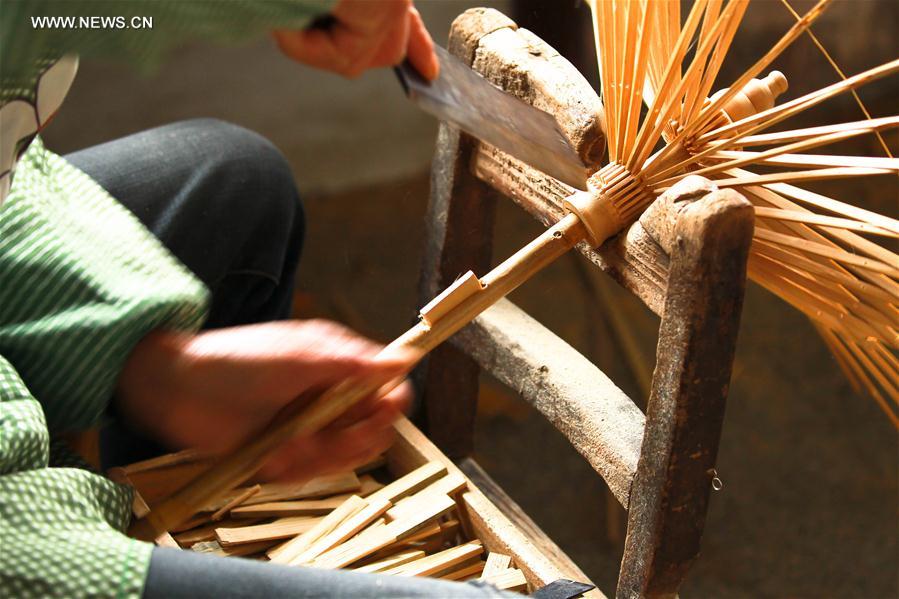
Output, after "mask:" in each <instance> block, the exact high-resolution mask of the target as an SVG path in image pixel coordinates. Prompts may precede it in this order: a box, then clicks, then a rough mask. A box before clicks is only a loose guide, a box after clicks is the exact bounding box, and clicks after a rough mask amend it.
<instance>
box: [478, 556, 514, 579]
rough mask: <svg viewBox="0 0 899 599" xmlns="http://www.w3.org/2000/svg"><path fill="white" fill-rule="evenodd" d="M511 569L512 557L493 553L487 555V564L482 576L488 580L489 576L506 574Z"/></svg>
mask: <svg viewBox="0 0 899 599" xmlns="http://www.w3.org/2000/svg"><path fill="white" fill-rule="evenodd" d="M511 567H512V558H511V556H508V555H504V554H502V553H496V552H495V551H491V552H489V553H488V554H487V563H486V564H485V565H484V572H483V573H482V574H481V578H487V577H488V576H493V575H495V574H499V573H500V572H504V571H505V570H508V569H509V568H511Z"/></svg>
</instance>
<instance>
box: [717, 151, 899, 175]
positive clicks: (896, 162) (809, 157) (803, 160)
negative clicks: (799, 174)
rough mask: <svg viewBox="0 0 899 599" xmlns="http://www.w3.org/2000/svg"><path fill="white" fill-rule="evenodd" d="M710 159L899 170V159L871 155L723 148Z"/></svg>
mask: <svg viewBox="0 0 899 599" xmlns="http://www.w3.org/2000/svg"><path fill="white" fill-rule="evenodd" d="M709 159H710V160H734V161H737V162H743V161H746V163H747V164H749V163H751V164H761V165H770V166H811V167H824V166H858V167H864V168H882V169H887V170H891V171H894V172H899V159H897V158H874V157H870V156H840V155H834V154H777V155H774V156H768V157H766V156H764V155H763V153H762V152H744V151H736V150H722V151H720V152H715V153H714V154H711V155H710V156H709Z"/></svg>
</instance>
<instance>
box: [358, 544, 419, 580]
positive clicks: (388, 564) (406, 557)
mask: <svg viewBox="0 0 899 599" xmlns="http://www.w3.org/2000/svg"><path fill="white" fill-rule="evenodd" d="M424 555H425V552H424V551H420V550H415V549H413V550H411V551H402V552H400V553H397V554H395V555H393V556H391V557H388V558H386V559H382V560H380V561H377V562H372V563H370V564H368V565H366V566H360V567H359V568H354V570H355V571H356V572H368V573H372V574H373V573H375V572H383V571H384V570H389V569H390V568H394V567H396V566H401V565H403V564H406V563H409V562H411V561H413V560H416V559H418V558H421V557H424Z"/></svg>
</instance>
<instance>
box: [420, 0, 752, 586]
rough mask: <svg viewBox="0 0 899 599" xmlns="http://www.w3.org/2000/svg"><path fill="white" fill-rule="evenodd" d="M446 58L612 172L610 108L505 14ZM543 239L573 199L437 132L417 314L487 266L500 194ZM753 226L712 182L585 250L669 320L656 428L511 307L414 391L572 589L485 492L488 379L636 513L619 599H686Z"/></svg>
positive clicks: (470, 335) (502, 158) (489, 17)
mask: <svg viewBox="0 0 899 599" xmlns="http://www.w3.org/2000/svg"><path fill="white" fill-rule="evenodd" d="M449 49H450V51H451V52H453V53H454V54H455V55H456V56H458V57H459V58H461V59H462V60H464V61H466V62H468V63H469V64H471V65H472V66H473V68H475V69H476V70H477V71H479V72H480V73H481V74H483V75H484V76H485V77H486V78H488V79H489V80H491V81H492V82H493V83H494V84H496V85H498V86H499V87H501V88H503V89H504V90H506V91H507V92H509V93H512V94H514V95H516V96H518V97H520V98H521V99H523V100H525V101H526V102H529V103H530V104H532V105H534V106H537V107H538V108H541V109H543V110H546V111H547V112H550V113H551V114H553V115H555V116H556V118H557V120H558V121H559V123H560V125H561V127H562V129H563V131H564V132H565V133H566V135H568V137H569V139H570V140H571V142H572V145H573V146H574V147H575V148H576V149H577V151H578V152H579V154H580V156H581V158H582V159H583V160H584V162H585V164H588V165H591V166H592V167H593V169H594V170H595V169H598V168H599V166H600V158H601V155H602V152H603V145H604V141H603V135H602V123H601V121H602V118H601V116H600V115H601V109H600V101H599V99H598V97H597V96H596V94H595V93H594V92H593V90H592V89H591V88H590V86H589V84H588V83H587V82H586V80H584V78H583V77H582V76H581V75H580V74H579V73H577V71H576V70H575V69H574V67H572V66H571V65H570V64H569V63H568V62H567V61H566V60H565V59H564V58H562V57H561V56H559V55H558V53H556V52H555V51H554V50H553V49H552V48H550V47H549V46H548V45H546V44H545V43H544V42H542V41H541V40H540V39H539V38H537V37H536V36H535V35H534V34H532V33H530V32H528V31H526V30H523V29H518V28H517V26H516V25H515V23H513V22H512V21H511V20H509V19H508V18H507V17H505V16H503V15H502V14H501V13H499V12H497V11H495V10H492V9H473V10H469V11H467V12H465V13H464V14H462V15H461V16H460V17H459V18H457V19H456V21H455V22H454V23H453V27H452V31H451V33H450V38H449ZM497 191H498V192H500V194H502V195H505V196H507V197H509V198H511V199H512V200H513V201H514V202H516V203H517V204H518V205H519V206H521V207H522V208H524V209H525V210H526V211H527V212H529V213H530V214H531V215H532V216H534V217H535V218H536V219H537V220H538V221H540V222H541V223H543V224H544V225H550V224H553V223H555V222H556V221H558V220H559V219H560V218H561V217H562V215H563V214H564V213H563V209H562V207H561V200H562V198H564V197H565V196H567V195H569V194H570V193H572V190H571V189H570V188H568V187H566V186H565V185H563V184H561V183H559V182H558V181H556V180H554V179H551V178H549V177H547V176H545V175H542V174H541V173H539V172H536V171H534V170H533V169H530V168H528V167H527V166H524V165H523V164H522V163H520V162H518V161H516V160H514V159H512V158H510V157H509V156H507V155H505V154H503V153H501V152H498V151H497V150H495V149H493V148H490V147H486V146H484V145H482V144H480V143H479V142H477V141H476V140H474V139H472V138H471V137H469V136H467V135H465V134H460V133H459V131H458V130H456V129H454V128H453V127H450V126H447V125H446V124H441V126H440V131H439V134H438V141H437V149H436V155H435V157H434V162H433V166H432V171H431V196H430V203H429V209H428V217H427V229H428V233H427V246H426V251H425V260H424V265H423V270H422V278H421V287H420V298H421V304H424V303H426V302H427V301H429V300H430V299H431V298H433V297H434V296H435V295H436V294H437V293H439V292H440V291H441V290H443V289H444V288H446V287H447V286H448V285H449V284H451V283H452V282H453V281H454V279H455V278H456V277H457V276H458V275H459V274H460V273H464V272H466V271H468V270H474V271H475V272H485V271H486V270H487V268H488V267H489V266H490V261H491V237H492V226H493V219H494V209H495V201H496V200H495V197H496V195H497V194H496V193H495V192H497ZM752 229H753V211H752V207H751V205H750V204H749V203H748V202H747V201H746V200H745V199H743V198H742V197H741V196H740V195H739V194H737V193H736V192H733V191H730V190H721V191H718V190H716V188H714V186H713V185H711V184H710V183H709V182H708V181H705V180H699V179H698V178H697V181H696V182H695V185H694V189H692V190H689V191H688V192H686V193H682V194H681V195H680V196H677V197H665V198H664V199H663V200H661V201H657V202H656V203H655V204H653V205H652V207H651V208H650V209H649V210H647V211H646V213H644V215H643V216H642V217H641V218H640V220H639V221H638V222H636V223H634V224H633V225H632V226H631V227H630V228H629V229H627V230H626V231H624V232H622V233H621V234H619V235H618V236H617V237H615V238H613V239H611V240H609V241H608V242H607V243H605V244H604V245H603V246H602V247H600V248H599V249H596V250H594V249H591V248H589V247H586V246H585V245H584V244H582V245H581V246H579V250H580V252H581V254H583V255H584V256H585V257H586V258H587V259H588V260H589V261H590V262H591V263H593V264H595V265H596V266H598V267H599V268H600V269H602V270H603V271H605V272H606V273H608V274H609V275H611V276H612V277H613V278H614V279H615V280H617V281H618V282H619V283H620V284H621V285H623V286H624V287H625V288H626V289H628V290H629V291H631V292H632V293H633V294H634V295H636V296H637V297H638V298H640V299H641V300H642V301H643V302H644V303H645V304H646V305H647V306H648V307H649V308H650V309H651V310H652V311H653V312H655V313H656V314H658V315H659V316H660V317H661V326H660V328H659V340H658V348H657V355H656V367H655V372H654V375H653V379H652V388H651V392H650V396H649V400H648V409H647V414H646V416H645V417H644V415H643V413H642V412H641V411H640V409H639V408H637V406H636V405H635V404H634V403H633V402H632V401H631V400H630V399H629V398H628V397H627V396H626V395H625V394H624V393H623V392H622V391H621V390H620V389H618V388H617V387H616V386H615V385H614V383H612V381H611V380H609V378H608V377H606V376H605V375H604V374H603V373H602V372H601V371H600V370H599V369H598V368H596V367H595V366H594V365H593V364H592V363H590V362H589V361H588V360H587V359H586V358H585V357H584V356H582V355H581V354H579V353H578V352H576V351H575V350H574V349H572V348H571V347H570V346H569V345H568V344H566V343H565V342H564V341H562V340H561V339H559V338H558V337H556V336H555V335H554V334H553V333H551V332H550V331H549V330H547V329H546V328H544V327H543V326H542V325H540V324H539V323H538V322H536V321H535V320H534V319H532V318H531V317H530V316H528V315H527V314H525V313H524V312H523V311H521V310H520V309H519V308H517V307H516V306H515V305H513V304H512V303H511V302H509V301H507V300H503V301H501V302H500V303H499V304H497V305H496V306H495V307H493V308H491V309H490V310H488V311H487V312H485V313H484V314H483V315H481V316H480V317H479V318H478V319H477V320H476V321H475V322H474V323H472V324H471V325H470V326H468V327H467V328H466V329H464V330H463V331H462V332H460V333H459V334H457V335H456V336H455V337H453V338H452V339H451V341H450V343H446V344H444V345H442V346H440V347H439V348H438V349H437V350H436V351H434V352H433V354H432V355H431V357H430V359H429V361H428V364H427V366H426V367H425V368H424V369H422V371H421V372H420V373H419V376H420V382H421V383H422V389H423V392H424V396H423V397H424V400H423V401H424V403H423V406H424V414H425V415H424V419H425V425H426V430H427V433H428V434H429V436H430V437H431V438H432V440H434V442H435V443H436V444H437V445H438V446H439V447H440V448H441V449H442V450H443V451H444V452H445V453H446V454H448V455H449V456H450V457H452V458H455V459H457V460H461V461H460V462H459V463H460V467H461V468H462V470H463V471H465V472H466V474H467V475H468V476H469V477H470V478H471V479H472V480H474V481H475V483H476V484H477V485H478V487H479V488H480V489H481V490H482V491H483V492H484V493H485V494H487V495H488V496H489V497H490V498H491V500H492V501H493V502H494V503H495V504H496V505H497V506H499V507H500V508H501V509H502V510H504V512H505V514H506V516H507V517H509V518H510V519H511V520H512V521H513V523H515V524H516V525H517V526H518V527H519V528H520V529H521V530H522V531H523V532H524V533H525V535H527V536H528V537H529V539H530V541H531V542H532V543H534V544H535V545H536V546H537V547H538V548H540V549H541V550H542V551H543V552H544V554H545V555H546V556H547V558H548V559H550V560H551V561H553V563H555V564H556V565H557V566H558V567H559V569H560V570H561V571H566V572H572V573H573V574H572V575H573V576H576V575H577V573H579V572H580V571H579V570H578V569H577V567H576V566H574V564H572V563H571V560H570V559H569V558H568V557H567V556H565V554H564V553H563V552H562V551H561V550H559V549H558V547H556V545H555V544H554V543H553V542H552V541H551V540H549V539H548V538H547V537H546V536H545V534H544V533H543V532H542V531H540V529H539V528H538V527H537V526H536V525H535V524H534V523H533V522H532V521H530V519H529V518H528V517H527V516H526V515H525V514H524V513H523V512H522V511H521V510H520V508H518V507H517V506H516V505H515V504H514V502H513V501H512V500H511V499H509V498H508V497H507V496H506V495H505V494H504V493H503V492H502V490H501V489H499V488H498V487H497V486H496V484H495V483H493V482H492V481H490V479H489V478H488V477H487V475H486V474H484V473H483V471H481V470H480V468H479V467H478V466H477V464H476V463H474V462H473V461H472V460H470V459H467V458H468V456H469V455H470V453H471V451H472V443H473V429H474V421H475V412H476V408H477V395H478V374H479V371H480V369H481V368H483V369H485V370H486V371H488V372H490V373H491V374H492V375H493V376H494V377H496V378H497V379H498V380H499V381H501V382H503V383H504V384H506V385H508V386H510V387H512V388H514V389H520V390H521V395H522V397H523V398H524V399H525V400H526V401H528V402H530V403H531V404H532V405H533V406H534V407H535V408H536V409H538V410H539V411H540V412H541V413H543V414H544V416H546V417H547V418H548V419H549V421H550V422H552V424H553V425H555V426H556V428H558V429H559V431H561V432H562V433H563V434H564V435H565V436H566V437H567V438H568V440H569V441H570V442H571V444H572V445H573V446H574V447H575V448H576V449H577V450H578V451H579V452H580V453H581V454H582V455H583V456H584V457H585V458H586V459H587V461H588V462H589V463H590V464H591V465H592V466H593V468H594V469H595V470H596V472H597V473H599V474H600V475H601V476H602V477H603V478H604V479H605V481H606V483H607V484H608V486H609V488H610V489H611V491H612V493H613V494H614V495H615V497H616V498H617V499H618V500H619V501H620V502H621V504H622V505H623V506H624V507H625V508H626V509H627V511H628V519H627V536H626V540H625V550H624V558H623V560H622V564H621V571H620V573H619V579H618V588H617V596H619V597H633V596H665V595H673V594H674V593H676V592H677V590H678V587H679V586H680V584H681V582H682V581H683V579H684V576H685V574H686V572H687V570H688V568H689V567H690V565H691V563H692V562H693V561H694V560H695V559H696V557H697V556H698V553H699V542H700V538H701V536H702V530H703V524H704V521H705V515H706V510H707V507H708V500H709V493H710V490H711V486H712V480H713V478H714V468H715V460H716V455H717V451H718V441H719V438H720V434H721V425H722V421H723V418H724V406H725V399H726V397H727V389H728V384H729V381H730V375H731V367H732V363H733V356H734V350H735V344H736V337H737V330H738V326H739V318H740V310H741V307H742V302H743V293H744V289H745V280H746V258H747V254H748V250H749V245H750V242H751V239H752Z"/></svg>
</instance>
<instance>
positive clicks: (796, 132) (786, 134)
mask: <svg viewBox="0 0 899 599" xmlns="http://www.w3.org/2000/svg"><path fill="white" fill-rule="evenodd" d="M896 127H899V116H887V117H883V118H879V119H869V120H866V121H852V122H848V123H836V124H833V125H823V126H821V127H806V128H803V129H792V130H789V131H777V132H775V133H761V134H759V135H748V136H746V137H743V138H741V139H740V140H739V142H738V143H739V144H740V145H741V146H744V147H746V146H766V145H771V144H776V143H788V142H792V141H800V140H803V139H808V138H810V137H818V136H820V135H828V134H830V133H840V132H842V131H859V132H860V134H865V133H877V132H879V131H886V130H888V129H894V128H896Z"/></svg>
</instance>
